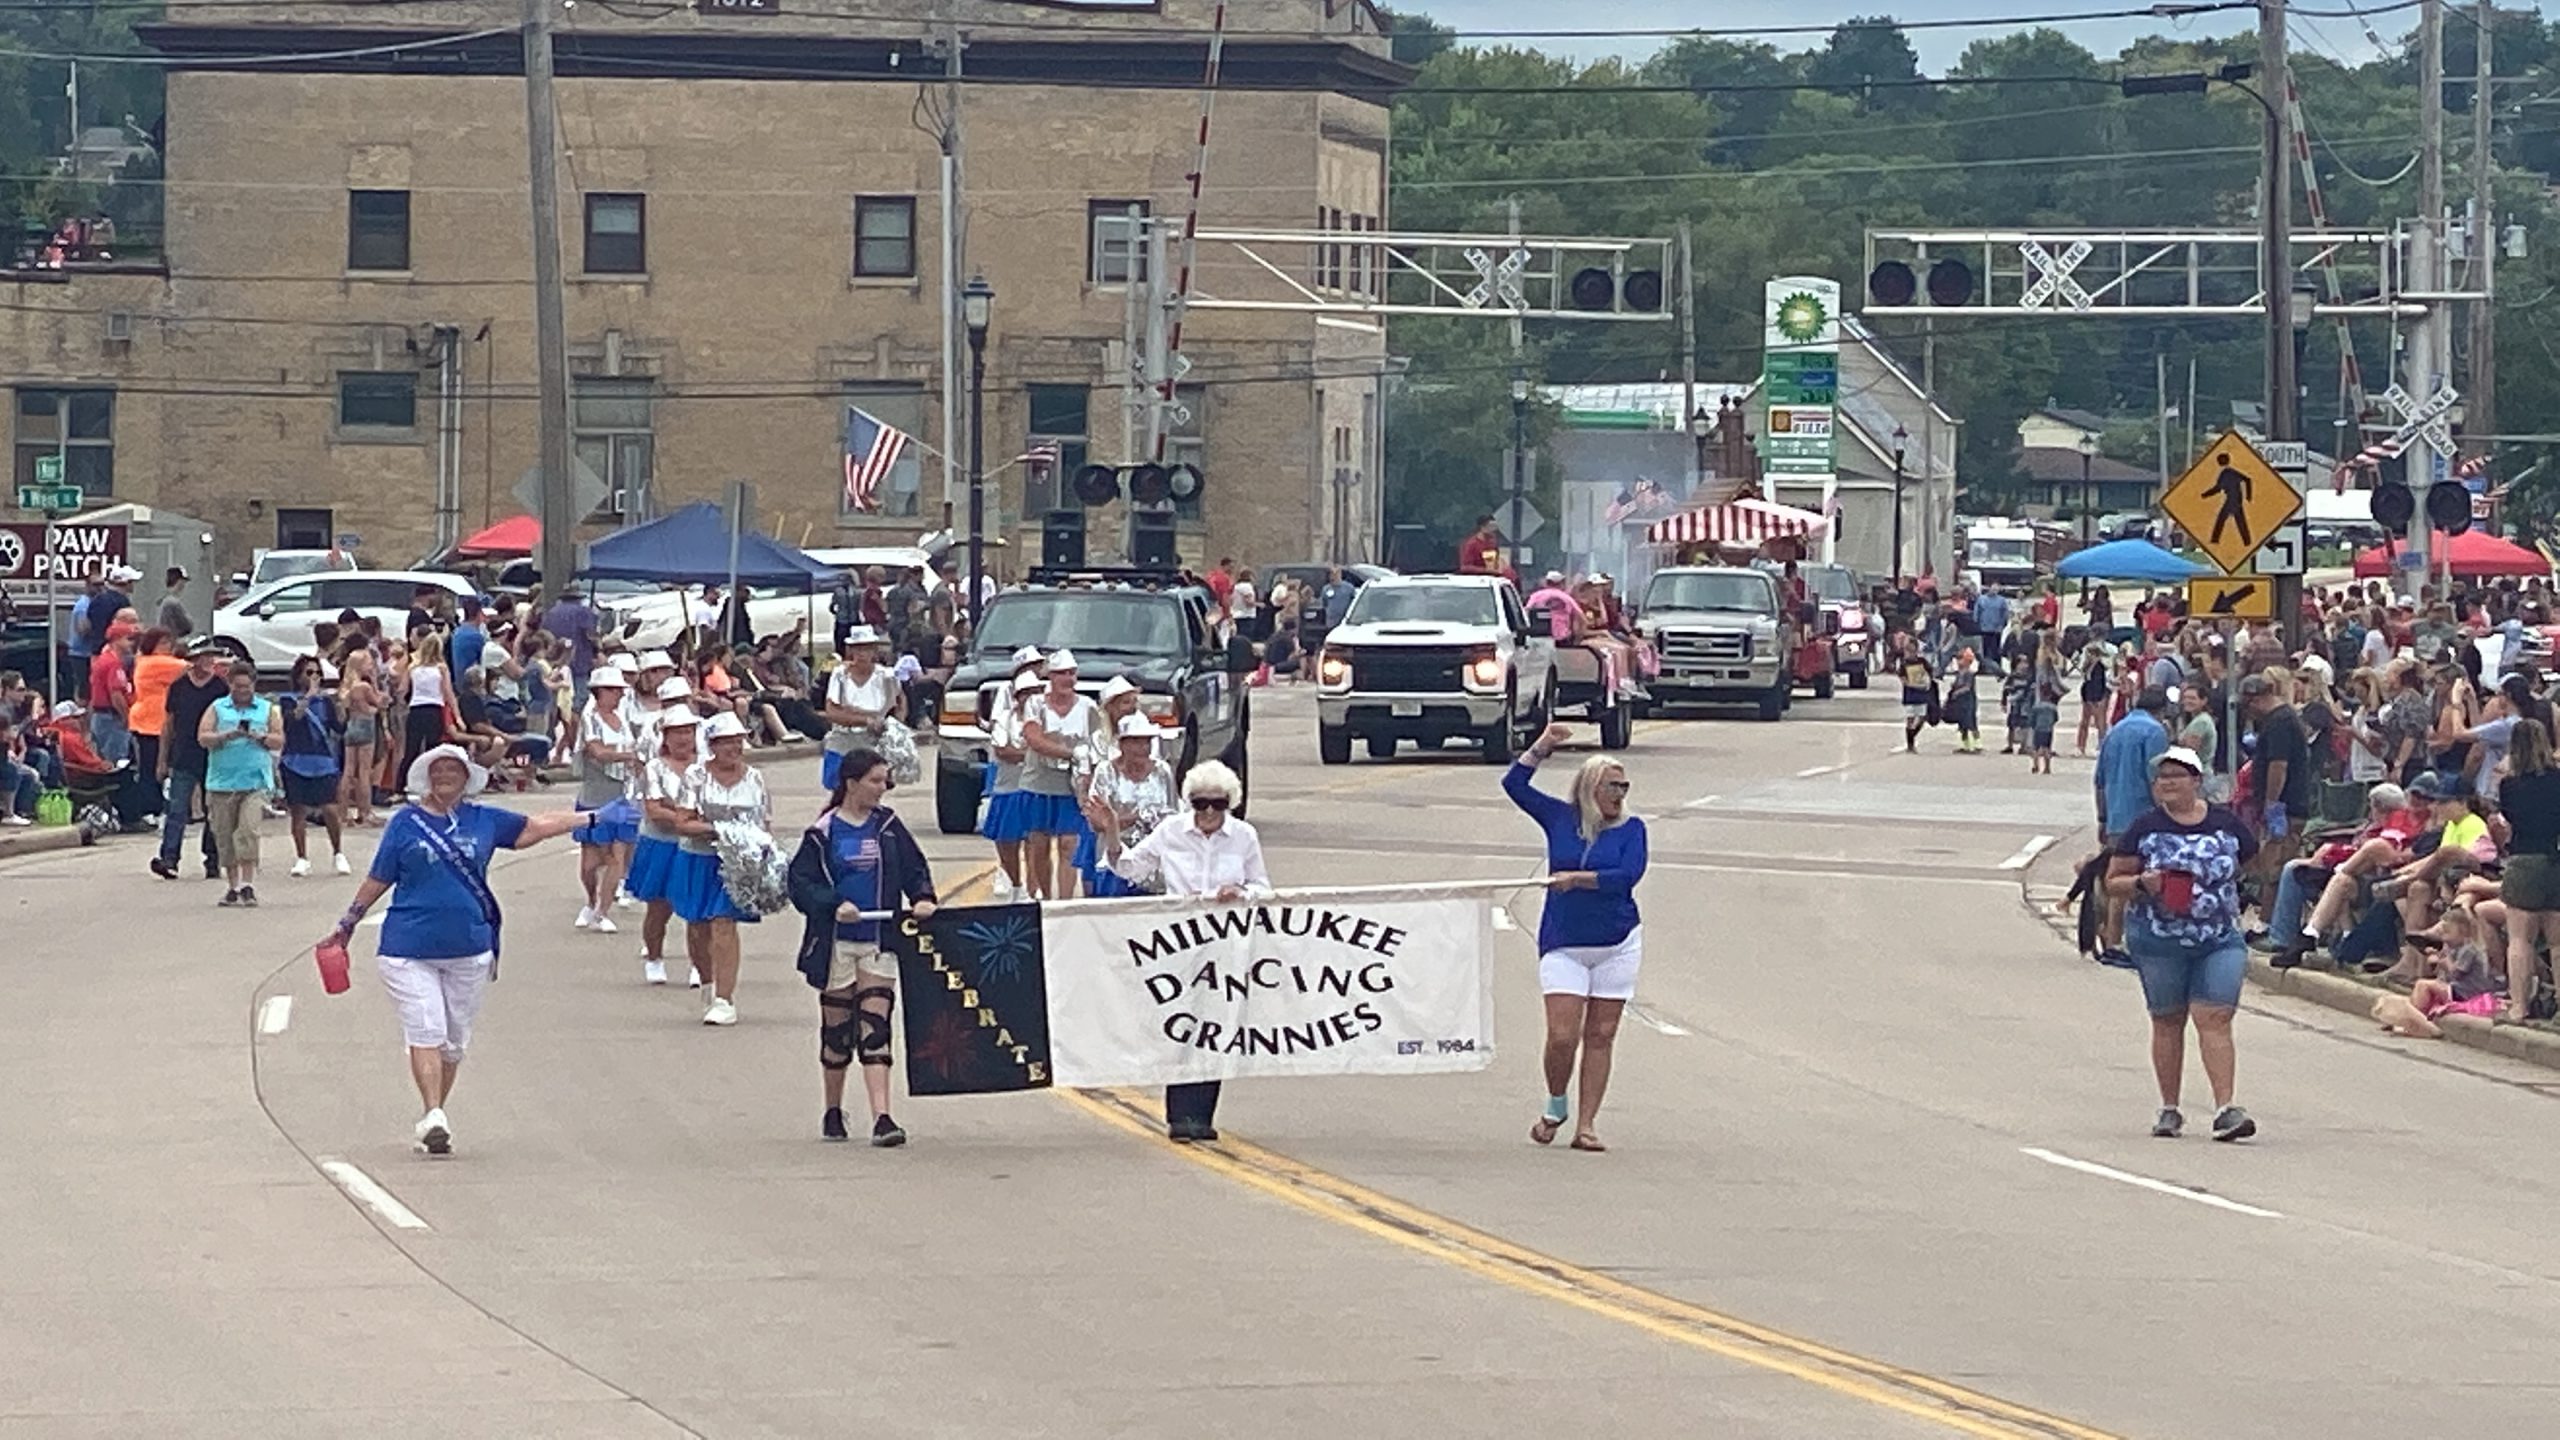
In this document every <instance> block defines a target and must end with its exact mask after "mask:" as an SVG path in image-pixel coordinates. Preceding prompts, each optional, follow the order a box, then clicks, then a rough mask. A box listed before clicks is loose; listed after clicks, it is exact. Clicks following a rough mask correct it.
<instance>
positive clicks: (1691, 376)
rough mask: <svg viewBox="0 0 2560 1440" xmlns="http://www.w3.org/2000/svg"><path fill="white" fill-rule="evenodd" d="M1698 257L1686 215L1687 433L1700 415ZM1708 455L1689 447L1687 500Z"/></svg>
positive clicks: (1683, 419) (1683, 379)
mask: <svg viewBox="0 0 2560 1440" xmlns="http://www.w3.org/2000/svg"><path fill="white" fill-rule="evenodd" d="M1694 256H1695V251H1694V250H1693V249H1692V247H1691V241H1690V236H1689V217H1688V216H1686V215H1683V216H1681V217H1680V433H1681V434H1683V435H1686V434H1688V433H1689V427H1690V426H1691V425H1692V424H1694V423H1695V422H1696V419H1697V415H1698V279H1697V272H1696V271H1695V270H1693V269H1691V268H1690V267H1691V266H1692V265H1693V264H1694V263H1696V262H1695V259H1694ZM1706 458H1707V457H1706V447H1704V446H1702V445H1692V446H1690V447H1689V483H1688V484H1687V485H1685V486H1683V487H1681V491H1680V499H1681V500H1682V502H1683V503H1686V502H1687V500H1688V498H1689V497H1690V496H1692V495H1695V494H1697V493H1698V486H1699V485H1700V483H1702V482H1703V481H1705V479H1706V478H1707V476H1706V466H1705V461H1706Z"/></svg>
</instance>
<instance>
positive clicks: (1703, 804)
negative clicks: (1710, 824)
mask: <svg viewBox="0 0 2560 1440" xmlns="http://www.w3.org/2000/svg"><path fill="white" fill-rule="evenodd" d="M1723 798H1724V797H1723V796H1721V795H1701V796H1699V797H1698V798H1697V799H1695V800H1692V801H1690V802H1689V803H1688V804H1686V805H1683V806H1681V807H1680V808H1681V809H1683V810H1704V809H1705V808H1707V807H1708V806H1710V805H1713V804H1714V803H1716V802H1717V801H1719V800H1721V799H1723Z"/></svg>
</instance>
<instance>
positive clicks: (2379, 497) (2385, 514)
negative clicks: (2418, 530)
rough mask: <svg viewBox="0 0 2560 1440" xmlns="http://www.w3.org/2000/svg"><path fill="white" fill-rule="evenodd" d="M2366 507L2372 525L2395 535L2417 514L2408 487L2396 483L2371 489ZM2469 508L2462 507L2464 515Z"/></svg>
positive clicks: (2416, 503)
mask: <svg viewBox="0 0 2560 1440" xmlns="http://www.w3.org/2000/svg"><path fill="white" fill-rule="evenodd" d="M2365 503H2366V505H2367V506H2368V507H2369V508H2370V509H2371V511H2372V513H2373V523H2374V524H2376V525H2379V526H2381V527H2382V528H2383V529H2385V530H2388V531H2390V532H2391V533H2392V534H2394V535H2397V534H2400V533H2402V532H2404V531H2406V530H2407V529H2408V528H2409V517H2410V516H2412V515H2415V514H2417V513H2418V502H2417V499H2416V498H2415V497H2414V496H2412V495H2410V493H2409V487H2408V486H2406V485H2403V484H2400V483H2399V482H2397V481H2384V482H2383V483H2381V484H2378V485H2376V486H2374V487H2373V498H2372V499H2371V500H2369V501H2367V502H2365ZM2470 508H2471V507H2470V506H2469V505H2467V504H2466V505H2464V506H2463V511H2464V513H2465V514H2468V513H2469V512H2470Z"/></svg>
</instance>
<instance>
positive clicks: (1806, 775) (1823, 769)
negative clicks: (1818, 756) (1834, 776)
mask: <svg viewBox="0 0 2560 1440" xmlns="http://www.w3.org/2000/svg"><path fill="white" fill-rule="evenodd" d="M1839 768H1840V767H1839V766H1837V765H1816V766H1814V767H1812V768H1811V769H1807V770H1799V771H1797V772H1796V778H1797V779H1799V780H1810V779H1812V778H1813V777H1814V776H1816V775H1828V774H1830V773H1831V772H1832V771H1834V770H1837V769H1839Z"/></svg>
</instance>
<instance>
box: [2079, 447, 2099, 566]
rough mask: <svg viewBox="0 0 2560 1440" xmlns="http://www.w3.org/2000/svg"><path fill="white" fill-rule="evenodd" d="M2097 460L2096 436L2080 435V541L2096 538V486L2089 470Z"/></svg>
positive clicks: (2091, 541)
mask: <svg viewBox="0 0 2560 1440" xmlns="http://www.w3.org/2000/svg"><path fill="white" fill-rule="evenodd" d="M2097 460H2098V437H2097V436H2095V435H2090V434H2087V433H2083V434H2082V435H2081V436H2080V543H2081V544H2082V545H2083V546H2087V545H2089V544H2092V543H2094V542H2095V541H2096V540H2097V538H2098V486H2097V482H2096V481H2094V480H2092V479H2090V478H2089V472H2090V470H2091V468H2092V467H2093V466H2095V465H2096V463H2097Z"/></svg>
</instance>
